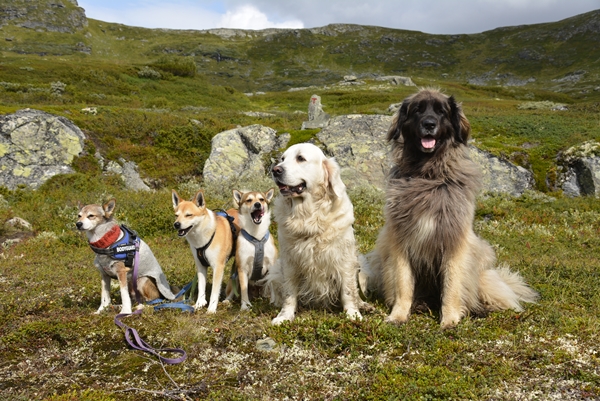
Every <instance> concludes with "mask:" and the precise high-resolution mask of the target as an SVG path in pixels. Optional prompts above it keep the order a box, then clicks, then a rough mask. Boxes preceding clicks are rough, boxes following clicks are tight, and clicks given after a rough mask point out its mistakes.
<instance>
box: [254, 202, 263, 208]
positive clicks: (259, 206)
mask: <svg viewBox="0 0 600 401" xmlns="http://www.w3.org/2000/svg"><path fill="white" fill-rule="evenodd" d="M261 207H262V206H261V204H260V202H256V203H255V204H254V208H255V209H260V208H261Z"/></svg>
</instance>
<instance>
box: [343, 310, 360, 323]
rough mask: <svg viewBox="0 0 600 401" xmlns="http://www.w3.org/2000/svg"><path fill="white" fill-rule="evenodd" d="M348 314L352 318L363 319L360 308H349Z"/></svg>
mask: <svg viewBox="0 0 600 401" xmlns="http://www.w3.org/2000/svg"><path fill="white" fill-rule="evenodd" d="M346 315H347V316H348V318H349V319H350V320H362V315H361V314H360V312H359V311H358V309H354V308H352V309H348V310H346Z"/></svg>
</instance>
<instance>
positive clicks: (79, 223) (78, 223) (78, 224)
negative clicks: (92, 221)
mask: <svg viewBox="0 0 600 401" xmlns="http://www.w3.org/2000/svg"><path fill="white" fill-rule="evenodd" d="M75 225H76V226H77V228H78V229H80V230H81V226H82V225H83V223H82V222H81V221H78V222H77V223H76V224H75Z"/></svg>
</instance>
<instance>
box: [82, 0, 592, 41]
mask: <svg viewBox="0 0 600 401" xmlns="http://www.w3.org/2000/svg"><path fill="white" fill-rule="evenodd" d="M78 4H79V6H80V7H83V8H84V9H85V13H86V16H87V17H88V18H93V19H97V20H101V21H105V22H116V23H120V24H124V25H130V26H138V27H146V28H170V29H195V30H203V29H211V28H237V29H265V28H291V29H299V28H315V27H321V26H325V25H328V24H333V23H348V24H359V25H374V26H381V27H387V28H395V29H406V30H412V31H421V32H426V33H432V34H460V33H479V32H484V31H488V30H491V29H494V28H498V27H505V26H515V25H529V24H537V23H543V22H555V21H559V20H562V19H565V18H569V17H572V16H575V15H577V14H582V13H585V12H588V11H592V10H596V9H600V0H379V1H374V0H370V1H369V0H293V1H291V0H78Z"/></svg>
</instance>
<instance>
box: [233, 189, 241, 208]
mask: <svg viewBox="0 0 600 401" xmlns="http://www.w3.org/2000/svg"><path fill="white" fill-rule="evenodd" d="M241 202H242V193H241V192H240V191H238V190H237V189H234V190H233V205H234V206H235V207H237V208H239V207H240V203H241Z"/></svg>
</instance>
